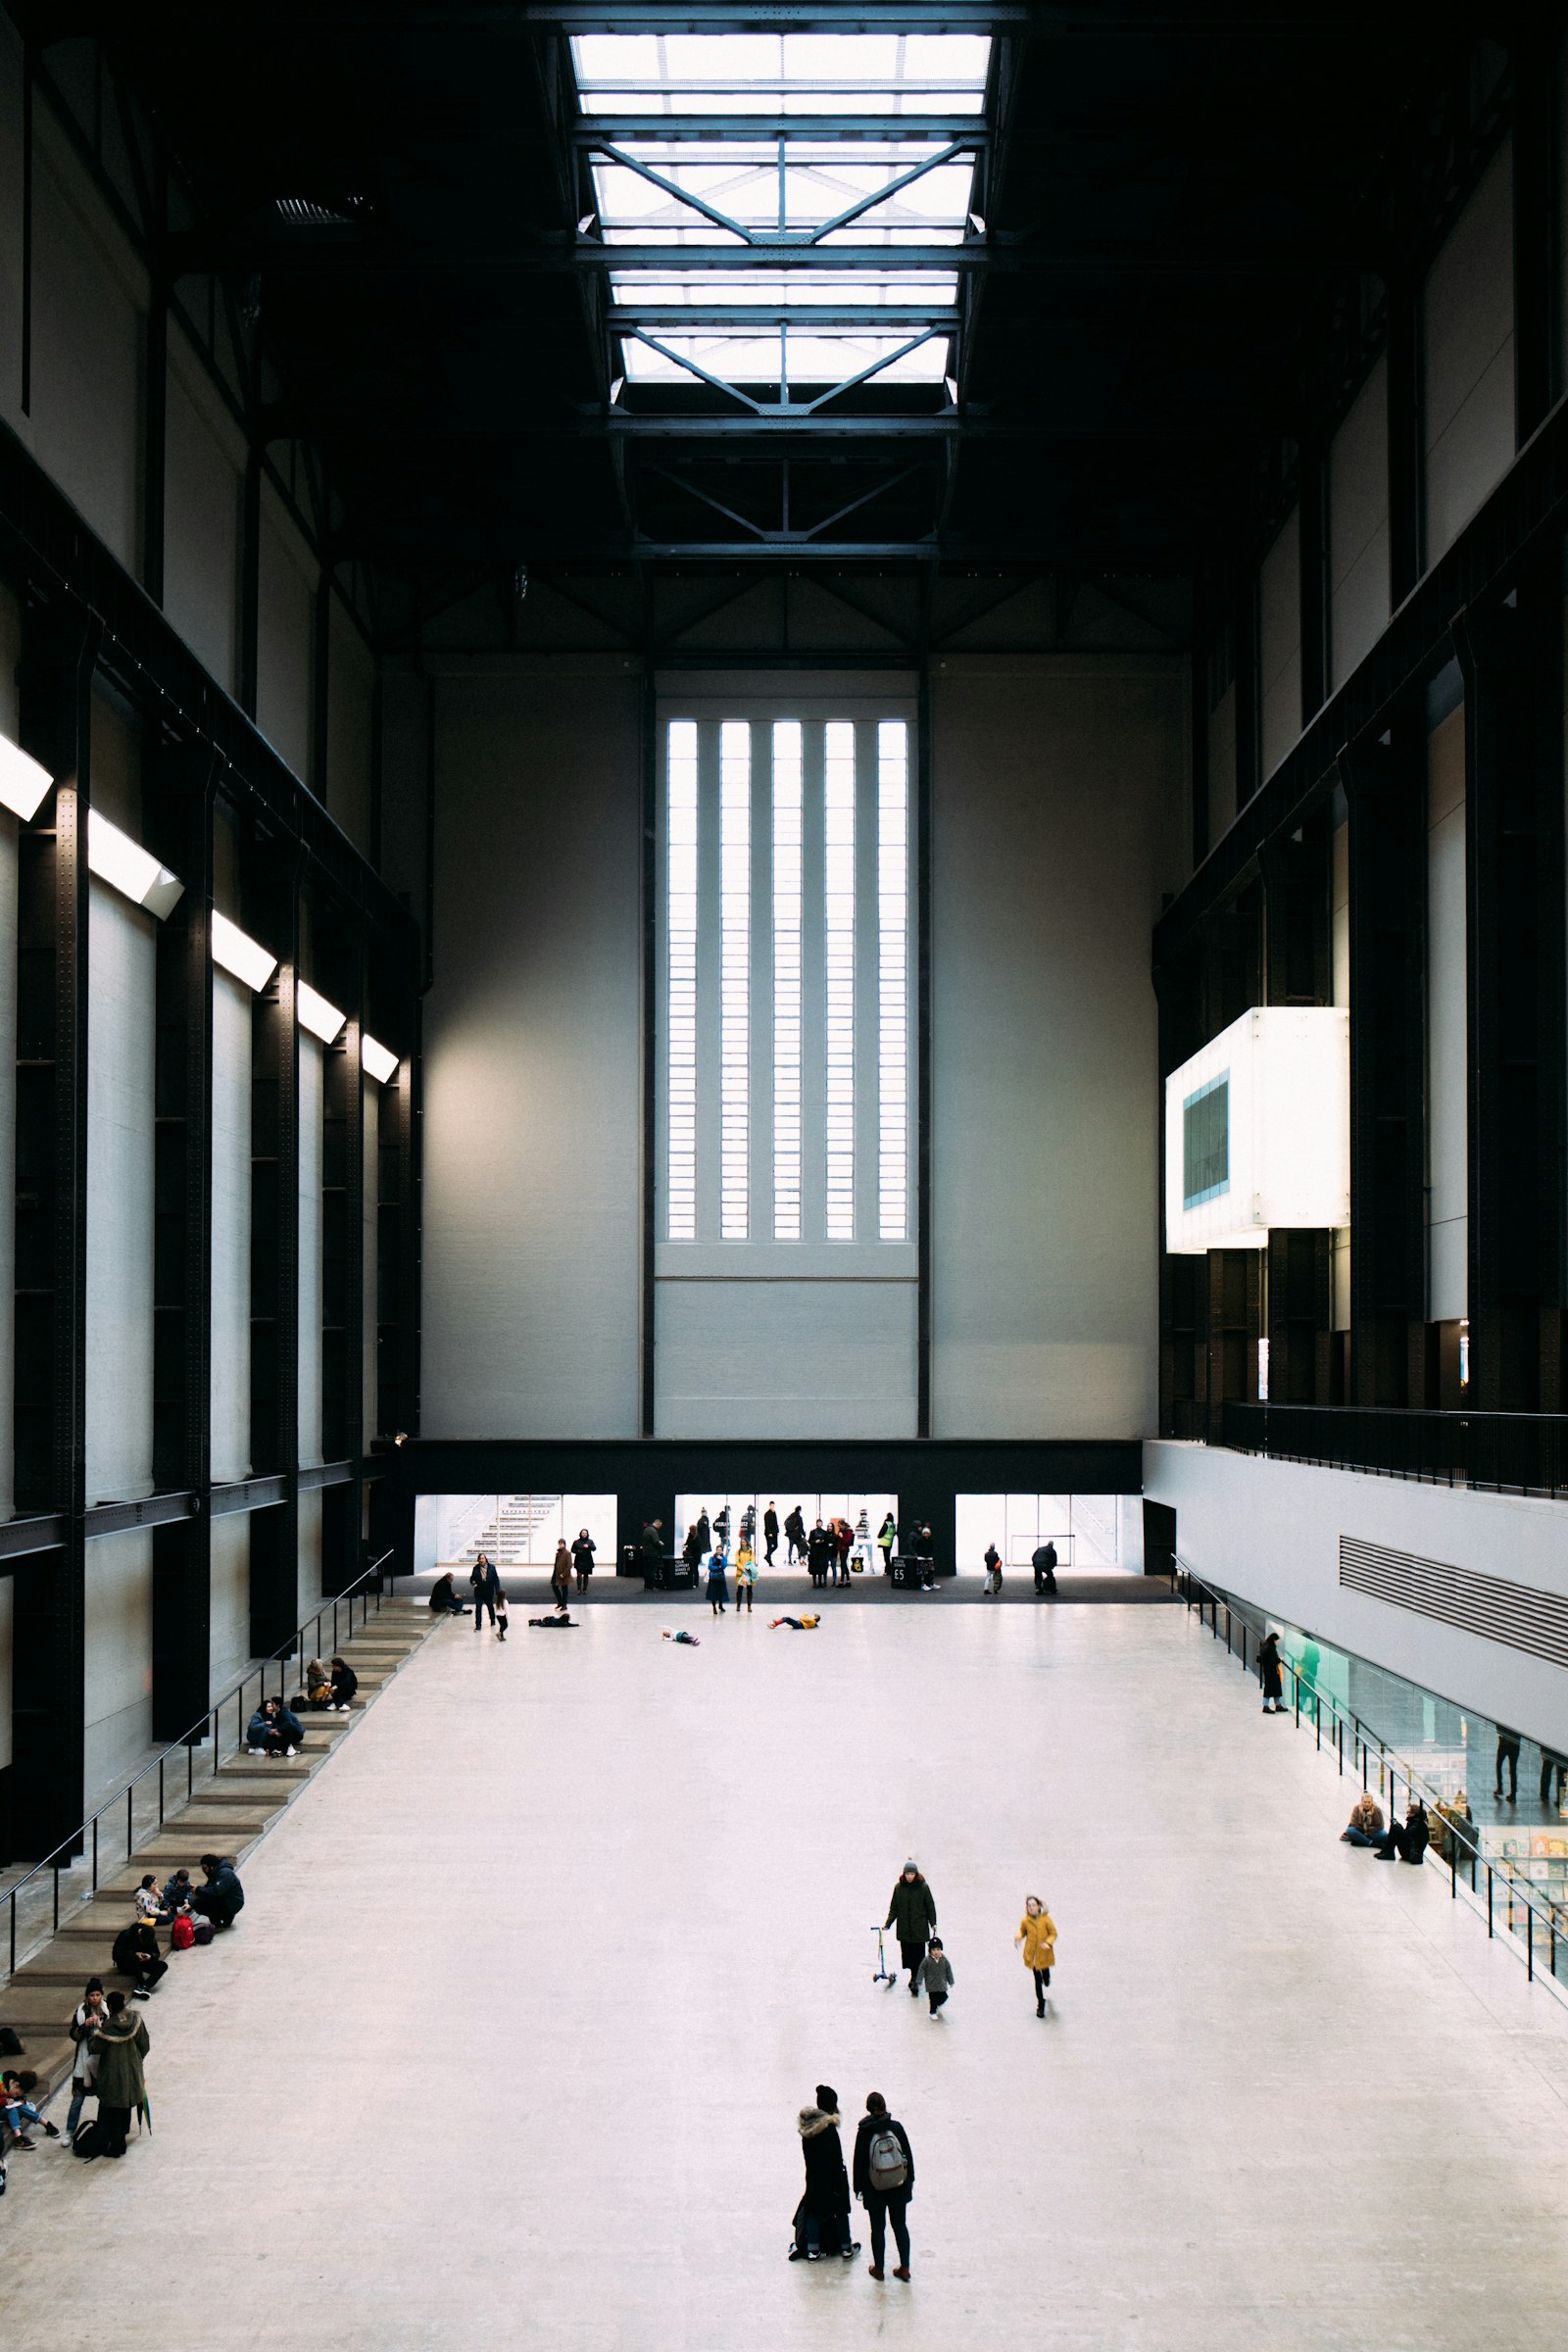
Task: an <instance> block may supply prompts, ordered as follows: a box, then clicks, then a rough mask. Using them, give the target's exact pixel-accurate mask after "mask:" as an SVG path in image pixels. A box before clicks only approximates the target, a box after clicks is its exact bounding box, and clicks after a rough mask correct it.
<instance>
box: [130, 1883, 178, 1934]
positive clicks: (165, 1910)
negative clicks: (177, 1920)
mask: <svg viewBox="0 0 1568 2352" xmlns="http://www.w3.org/2000/svg"><path fill="white" fill-rule="evenodd" d="M175 1908H176V1906H175V1905H174V1903H172V1901H171V1899H170V1897H169V1895H168V1893H167V1892H166V1891H165V1890H164V1889H163V1888H161V1887H160V1886H159V1884H158V1881H157V1879H156V1877H155V1876H154V1874H153V1873H152V1872H151V1871H148V1873H147V1875H146V1877H145V1878H144V1879H143V1880H142V1883H141V1885H140V1886H139V1887H137V1889H136V1917H137V1918H138V1919H145V1920H149V1921H151V1923H152V1925H153V1926H154V1927H155V1928H161V1927H165V1926H167V1924H168V1923H169V1921H170V1920H172V1918H173V1916H174V1911H175Z"/></svg>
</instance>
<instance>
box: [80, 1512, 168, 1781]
mask: <svg viewBox="0 0 1568 2352" xmlns="http://www.w3.org/2000/svg"><path fill="white" fill-rule="evenodd" d="M86 1652H87V1677H86V1681H87V1710H86V1741H85V1751H84V1768H85V1770H84V1777H85V1782H86V1788H87V1792H88V1802H89V1803H96V1802H97V1801H98V1800H99V1799H100V1798H101V1797H102V1796H103V1795H105V1794H107V1792H108V1791H109V1790H110V1789H112V1788H113V1786H114V1784H115V1783H116V1782H117V1781H123V1780H124V1779H125V1778H126V1776H127V1775H128V1774H129V1773H131V1772H133V1771H134V1770H135V1768H136V1766H137V1765H138V1764H139V1763H140V1762H141V1760H142V1758H143V1756H144V1755H145V1754H146V1752H147V1750H148V1748H149V1747H150V1746H151V1745H152V1737H153V1539H152V1531H151V1529H150V1528H136V1529H134V1530H132V1531H131V1532H130V1533H129V1534H127V1535H123V1536H98V1537H95V1538H94V1540H93V1542H92V1543H90V1544H88V1546H87V1588H86Z"/></svg>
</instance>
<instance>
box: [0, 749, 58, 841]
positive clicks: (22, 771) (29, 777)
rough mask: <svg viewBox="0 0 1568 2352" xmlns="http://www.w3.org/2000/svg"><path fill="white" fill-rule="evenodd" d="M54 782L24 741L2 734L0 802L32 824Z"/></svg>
mask: <svg viewBox="0 0 1568 2352" xmlns="http://www.w3.org/2000/svg"><path fill="white" fill-rule="evenodd" d="M53 782H54V778H53V776H52V775H51V774H50V773H49V770H48V769H47V768H46V767H40V766H39V764H38V762H37V760H34V759H33V758H32V757H31V756H30V754H28V753H26V752H25V751H24V750H23V749H22V746H21V745H20V744H18V743H11V742H9V741H8V740H7V738H6V737H5V736H3V735H0V804H3V805H4V806H5V807H6V808H7V809H11V810H12V812H13V813H14V814H15V815H17V816H20V817H21V819H22V821H23V823H24V824H25V825H26V824H30V823H31V822H32V819H33V818H34V817H35V816H36V815H37V813H38V811H39V809H41V808H42V807H43V802H44V795H45V793H47V791H48V790H49V787H50V785H51V784H52V783H53Z"/></svg>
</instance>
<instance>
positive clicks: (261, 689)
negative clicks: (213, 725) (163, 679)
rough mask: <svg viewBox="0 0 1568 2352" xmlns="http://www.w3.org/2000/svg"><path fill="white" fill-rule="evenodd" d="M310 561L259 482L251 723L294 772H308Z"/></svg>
mask: <svg viewBox="0 0 1568 2352" xmlns="http://www.w3.org/2000/svg"><path fill="white" fill-rule="evenodd" d="M315 596H316V564H315V563H314V560H313V558H312V556H311V552H310V549H309V548H308V547H307V546H306V544H305V541H304V540H303V539H302V538H301V536H300V533H299V531H298V530H297V529H296V527H295V525H294V523H293V521H292V519H291V518H290V516H289V514H288V510H287V509H286V507H285V506H284V504H283V502H282V500H281V499H280V498H279V497H278V495H277V493H276V491H275V490H274V489H273V488H272V485H271V483H270V482H264V483H263V484H262V552H261V566H260V572H259V578H258V587H257V628H256V723H257V725H258V726H259V727H260V728H261V730H262V733H263V734H264V735H265V736H266V737H267V740H268V742H269V743H270V745H271V746H272V749H273V750H274V751H275V752H276V753H277V754H278V755H279V757H280V758H281V759H283V760H287V761H288V764H289V766H290V767H291V768H292V769H293V770H294V773H295V774H296V775H297V776H306V775H308V774H309V772H310V758H311V649H312V644H313V636H312V627H313V620H312V615H313V612H314V608H315Z"/></svg>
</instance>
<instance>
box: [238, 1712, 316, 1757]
mask: <svg viewBox="0 0 1568 2352" xmlns="http://www.w3.org/2000/svg"><path fill="white" fill-rule="evenodd" d="M304 1737H305V1734H304V1732H303V1730H302V1729H301V1727H300V1719H299V1717H298V1716H297V1715H296V1714H294V1713H293V1712H292V1711H291V1710H290V1709H289V1708H288V1707H285V1706H284V1704H283V1701H282V1700H281V1699H280V1698H264V1699H263V1701H262V1703H261V1705H260V1706H259V1707H258V1708H257V1710H256V1712H255V1714H254V1715H253V1716H252V1717H251V1720H250V1726H249V1729H248V1731H247V1733H246V1741H247V1744H248V1746H249V1750H250V1753H251V1754H252V1755H253V1756H297V1755H298V1754H299V1751H300V1741H301V1740H303V1739H304Z"/></svg>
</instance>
